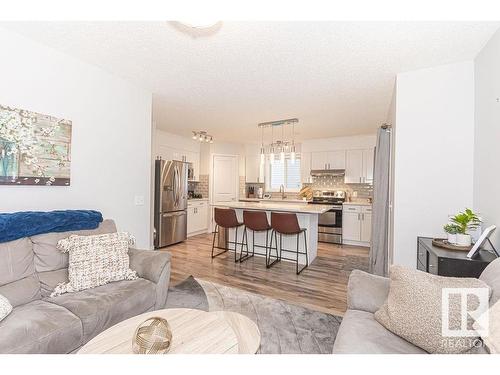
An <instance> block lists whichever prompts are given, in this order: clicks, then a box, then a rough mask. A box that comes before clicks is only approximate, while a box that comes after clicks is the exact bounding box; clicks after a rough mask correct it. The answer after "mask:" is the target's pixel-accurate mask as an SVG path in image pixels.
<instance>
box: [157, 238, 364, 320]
mask: <svg viewBox="0 0 500 375" xmlns="http://www.w3.org/2000/svg"><path fill="white" fill-rule="evenodd" d="M211 246H212V237H211V235H209V234H201V235H198V236H194V237H190V238H189V239H188V240H187V241H185V242H182V243H180V244H177V245H174V246H170V247H168V248H165V249H162V250H161V251H168V252H170V253H171V254H172V274H171V283H173V284H174V285H175V284H177V283H179V282H181V281H183V280H184V279H185V278H186V277H188V276H190V275H192V276H194V277H198V278H201V279H205V280H209V281H212V282H215V283H218V284H223V285H228V286H232V287H234V288H240V289H243V290H246V291H249V292H253V293H259V294H263V295H266V296H269V297H273V298H277V299H282V300H285V301H288V302H290V303H293V304H297V305H301V306H304V307H308V308H311V309H314V310H319V311H323V312H327V313H330V314H335V315H343V314H344V312H345V310H346V307H347V306H346V290H347V280H348V278H349V274H350V273H351V271H352V269H354V268H358V269H362V270H366V269H367V266H368V249H367V248H363V247H356V246H340V245H334V244H326V243H319V246H318V256H317V258H316V259H315V260H314V262H313V263H312V264H311V265H309V267H308V268H307V269H305V270H304V271H303V272H302V273H301V274H300V275H296V274H295V264H294V263H291V262H286V261H281V262H280V263H278V264H276V266H274V267H272V268H270V269H266V266H265V259H264V258H263V257H258V256H255V257H253V258H250V259H249V260H247V261H246V262H244V263H241V264H240V263H236V264H235V263H234V253H233V252H227V253H225V254H223V255H221V256H219V257H217V258H215V259H213V260H212V259H211V257H210V252H211Z"/></svg>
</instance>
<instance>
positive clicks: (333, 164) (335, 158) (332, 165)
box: [327, 150, 345, 169]
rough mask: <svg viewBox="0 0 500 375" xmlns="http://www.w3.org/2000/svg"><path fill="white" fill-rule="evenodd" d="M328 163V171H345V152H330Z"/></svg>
mask: <svg viewBox="0 0 500 375" xmlns="http://www.w3.org/2000/svg"><path fill="white" fill-rule="evenodd" d="M327 163H328V169H345V151H344V150H340V151H329V152H328V153H327Z"/></svg>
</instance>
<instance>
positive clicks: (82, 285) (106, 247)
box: [51, 232, 137, 297]
mask: <svg viewBox="0 0 500 375" xmlns="http://www.w3.org/2000/svg"><path fill="white" fill-rule="evenodd" d="M134 243H135V239H134V238H133V237H132V236H130V235H129V234H128V233H124V232H119V233H107V234H100V235H96V236H77V235H73V236H70V237H68V238H65V239H63V240H60V241H59V242H58V243H57V248H58V249H59V250H61V251H62V252H63V253H69V267H68V274H69V282H68V283H62V284H59V285H58V286H57V287H56V288H55V289H54V291H53V292H52V294H51V297H55V296H59V295H61V294H63V293H71V292H78V291H80V290H85V289H89V288H95V287H97V286H101V285H105V284H108V283H110V282H113V281H120V280H135V279H137V274H136V272H135V271H132V270H131V269H130V268H129V256H128V248H129V245H133V244H134Z"/></svg>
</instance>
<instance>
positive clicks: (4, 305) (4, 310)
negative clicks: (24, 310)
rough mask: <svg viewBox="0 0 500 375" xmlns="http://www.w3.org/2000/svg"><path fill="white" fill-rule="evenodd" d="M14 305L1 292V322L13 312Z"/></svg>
mask: <svg viewBox="0 0 500 375" xmlns="http://www.w3.org/2000/svg"><path fill="white" fill-rule="evenodd" d="M11 311H12V305H11V304H10V302H9V300H8V299H7V298H5V297H4V296H2V295H1V294H0V322H1V321H2V320H3V319H4V318H5V317H6V316H7V315H9V314H10V313H11Z"/></svg>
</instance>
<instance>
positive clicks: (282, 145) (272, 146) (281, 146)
mask: <svg viewBox="0 0 500 375" xmlns="http://www.w3.org/2000/svg"><path fill="white" fill-rule="evenodd" d="M298 122H299V119H297V118H291V119H286V120H278V121H269V122H261V123H260V124H259V125H258V127H259V128H260V130H261V138H262V139H261V146H260V162H261V163H262V164H263V163H264V162H265V160H266V154H267V153H268V152H267V151H269V162H270V163H271V164H273V163H274V161H275V157H276V152H278V153H279V155H280V158H279V159H280V162H281V163H284V162H285V159H286V157H287V156H288V158H289V159H290V162H291V163H292V164H294V163H295V157H296V151H295V125H296V124H298ZM287 126H288V127H289V128H291V133H292V135H291V137H290V138H287V137H286V136H285V130H286V129H285V128H286V127H287ZM276 127H281V139H277V140H274V128H276ZM267 128H271V143H269V144H268V145H264V130H265V129H267Z"/></svg>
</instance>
